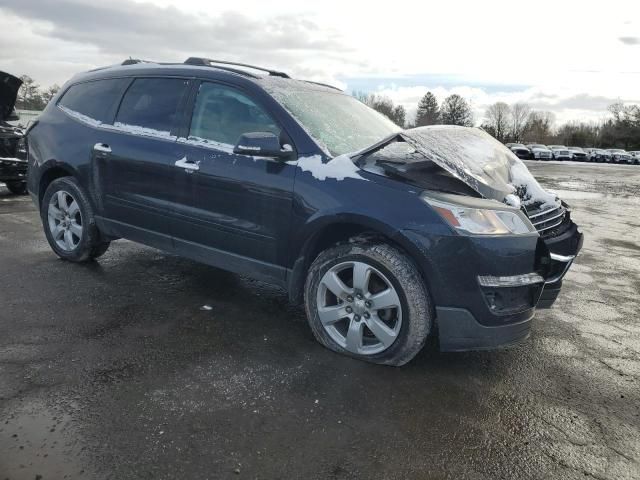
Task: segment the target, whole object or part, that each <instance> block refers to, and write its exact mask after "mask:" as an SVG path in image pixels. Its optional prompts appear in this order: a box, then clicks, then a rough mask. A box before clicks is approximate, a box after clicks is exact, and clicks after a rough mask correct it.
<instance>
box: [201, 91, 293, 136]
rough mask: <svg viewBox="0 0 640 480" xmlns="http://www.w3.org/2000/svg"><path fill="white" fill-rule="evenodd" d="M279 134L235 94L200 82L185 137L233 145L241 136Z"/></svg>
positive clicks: (273, 124)
mask: <svg viewBox="0 0 640 480" xmlns="http://www.w3.org/2000/svg"><path fill="white" fill-rule="evenodd" d="M249 132H271V133H275V134H276V135H279V134H280V128H279V127H278V125H277V124H276V122H275V121H274V120H273V119H272V118H271V117H270V116H269V114H268V113H266V112H265V111H264V110H263V109H262V108H261V107H260V106H258V105H257V104H256V103H255V102H254V101H253V100H251V99H250V98H249V97H247V96H246V95H244V94H242V93H240V92H239V91H237V90H235V89H233V88H229V87H225V86H222V85H216V84H215V83H208V82H204V83H202V84H201V85H200V90H199V91H198V96H197V98H196V104H195V108H194V110H193V117H192V119H191V129H190V130H189V138H190V139H193V140H205V141H210V142H215V143H222V144H227V145H235V144H236V142H237V141H238V139H239V138H240V136H241V135H242V134H243V133H249Z"/></svg>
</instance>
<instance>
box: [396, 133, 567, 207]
mask: <svg viewBox="0 0 640 480" xmlns="http://www.w3.org/2000/svg"><path fill="white" fill-rule="evenodd" d="M400 135H401V136H402V137H403V139H404V140H405V141H406V142H407V143H409V144H410V145H411V146H413V148H415V149H416V150H417V151H418V152H420V153H422V154H423V155H424V156H425V157H426V158H427V159H429V160H431V161H432V162H434V163H435V164H436V165H438V166H439V167H441V168H443V169H444V170H446V171H447V172H449V173H450V174H451V175H453V176H454V177H456V178H458V179H459V180H461V181H463V182H465V183H466V184H467V185H469V186H470V187H471V188H473V189H474V190H475V191H476V192H478V193H479V194H480V195H482V196H483V197H485V198H491V199H494V200H498V201H500V202H505V199H507V197H508V196H509V195H512V194H517V195H518V197H520V199H521V200H522V204H523V205H524V206H525V207H526V206H535V207H540V208H541V207H544V206H546V205H556V204H557V201H558V200H557V198H556V196H555V195H553V194H551V193H549V192H547V191H546V190H544V189H543V188H542V187H541V186H540V184H539V183H538V182H537V181H536V179H535V178H533V175H531V172H529V169H528V168H527V167H526V165H525V164H524V163H523V162H522V161H521V160H520V159H519V158H518V157H516V155H515V154H514V153H513V152H512V151H511V150H510V149H508V148H507V147H505V146H504V145H503V144H502V143H500V142H498V141H497V140H496V139H495V138H493V137H492V136H491V135H489V134H488V133H486V132H485V131H483V130H481V129H479V128H469V127H458V126H452V125H437V126H429V127H418V128H413V129H410V130H405V131H404V132H402V133H401V134H400Z"/></svg>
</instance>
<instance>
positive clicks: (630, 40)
mask: <svg viewBox="0 0 640 480" xmlns="http://www.w3.org/2000/svg"><path fill="white" fill-rule="evenodd" d="M618 40H620V41H621V42H622V43H624V44H625V45H640V37H618Z"/></svg>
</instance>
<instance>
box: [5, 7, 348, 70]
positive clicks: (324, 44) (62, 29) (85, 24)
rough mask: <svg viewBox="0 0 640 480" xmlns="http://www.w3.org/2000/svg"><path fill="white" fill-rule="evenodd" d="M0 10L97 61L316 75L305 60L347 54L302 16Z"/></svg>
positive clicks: (171, 9)
mask: <svg viewBox="0 0 640 480" xmlns="http://www.w3.org/2000/svg"><path fill="white" fill-rule="evenodd" d="M0 9H2V10H4V11H6V12H10V13H11V14H13V15H14V16H15V17H17V18H19V19H21V20H22V21H27V22H30V23H31V25H30V26H31V27H32V28H31V30H32V31H33V33H34V35H33V37H34V38H37V37H39V38H40V39H42V38H46V39H50V40H52V41H54V42H56V43H58V44H59V43H60V42H64V43H67V44H72V45H76V46H77V45H80V46H84V49H85V50H89V51H90V52H91V53H93V54H94V62H96V63H98V62H100V60H101V59H109V60H113V59H114V58H117V59H119V60H124V58H127V57H128V56H133V57H137V58H147V59H152V60H158V61H176V60H181V59H183V58H184V59H186V58H187V57H188V56H206V57H211V58H216V57H222V58H224V59H228V60H238V61H243V62H248V63H252V62H255V63H258V64H266V65H269V66H272V67H274V68H281V66H282V67H285V66H291V65H295V66H296V68H299V69H300V70H303V71H304V72H305V73H307V74H308V73H315V74H316V75H317V74H320V75H321V76H322V72H321V71H320V70H321V69H320V68H317V67H315V68H314V66H313V64H311V63H307V62H306V60H307V59H314V61H315V63H316V64H317V61H318V60H319V59H324V61H325V62H331V61H332V60H334V61H335V52H340V53H341V54H342V56H343V57H344V56H345V55H349V53H350V50H349V49H348V48H346V47H345V45H344V42H343V41H342V40H341V37H340V35H339V33H337V32H334V31H332V30H331V29H330V28H326V27H322V28H321V27H320V26H319V25H318V24H317V23H315V22H314V21H313V20H312V19H310V18H307V17H305V16H303V15H292V14H276V15H272V16H271V17H268V18H262V17H249V16H247V15H245V14H243V13H238V12H233V11H225V12H222V13H220V14H219V15H217V16H210V15H206V14H195V13H187V12H184V11H182V10H179V9H178V8H176V7H173V6H168V7H160V6H156V5H153V4H150V3H134V2H131V1H128V0H111V1H109V2H94V1H84V0H55V1H54V0H17V1H16V0H9V1H7V2H3V4H2V5H0ZM41 43H42V42H41ZM3 50H5V48H4V47H3ZM56 53H57V54H59V53H58V52H56ZM96 53H97V55H96ZM324 75H325V76H326V74H324Z"/></svg>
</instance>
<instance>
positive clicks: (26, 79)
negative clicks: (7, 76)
mask: <svg viewBox="0 0 640 480" xmlns="http://www.w3.org/2000/svg"><path fill="white" fill-rule="evenodd" d="M20 80H22V86H21V87H20V90H18V98H17V99H16V108H17V109H21V110H44V107H46V106H47V103H49V100H51V99H52V98H53V96H54V95H55V94H56V93H58V90H60V87H59V86H58V85H56V84H54V85H52V86H50V87H49V88H42V87H40V85H38V84H37V83H36V82H35V80H33V78H31V77H30V76H28V75H22V76H21V77H20Z"/></svg>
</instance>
